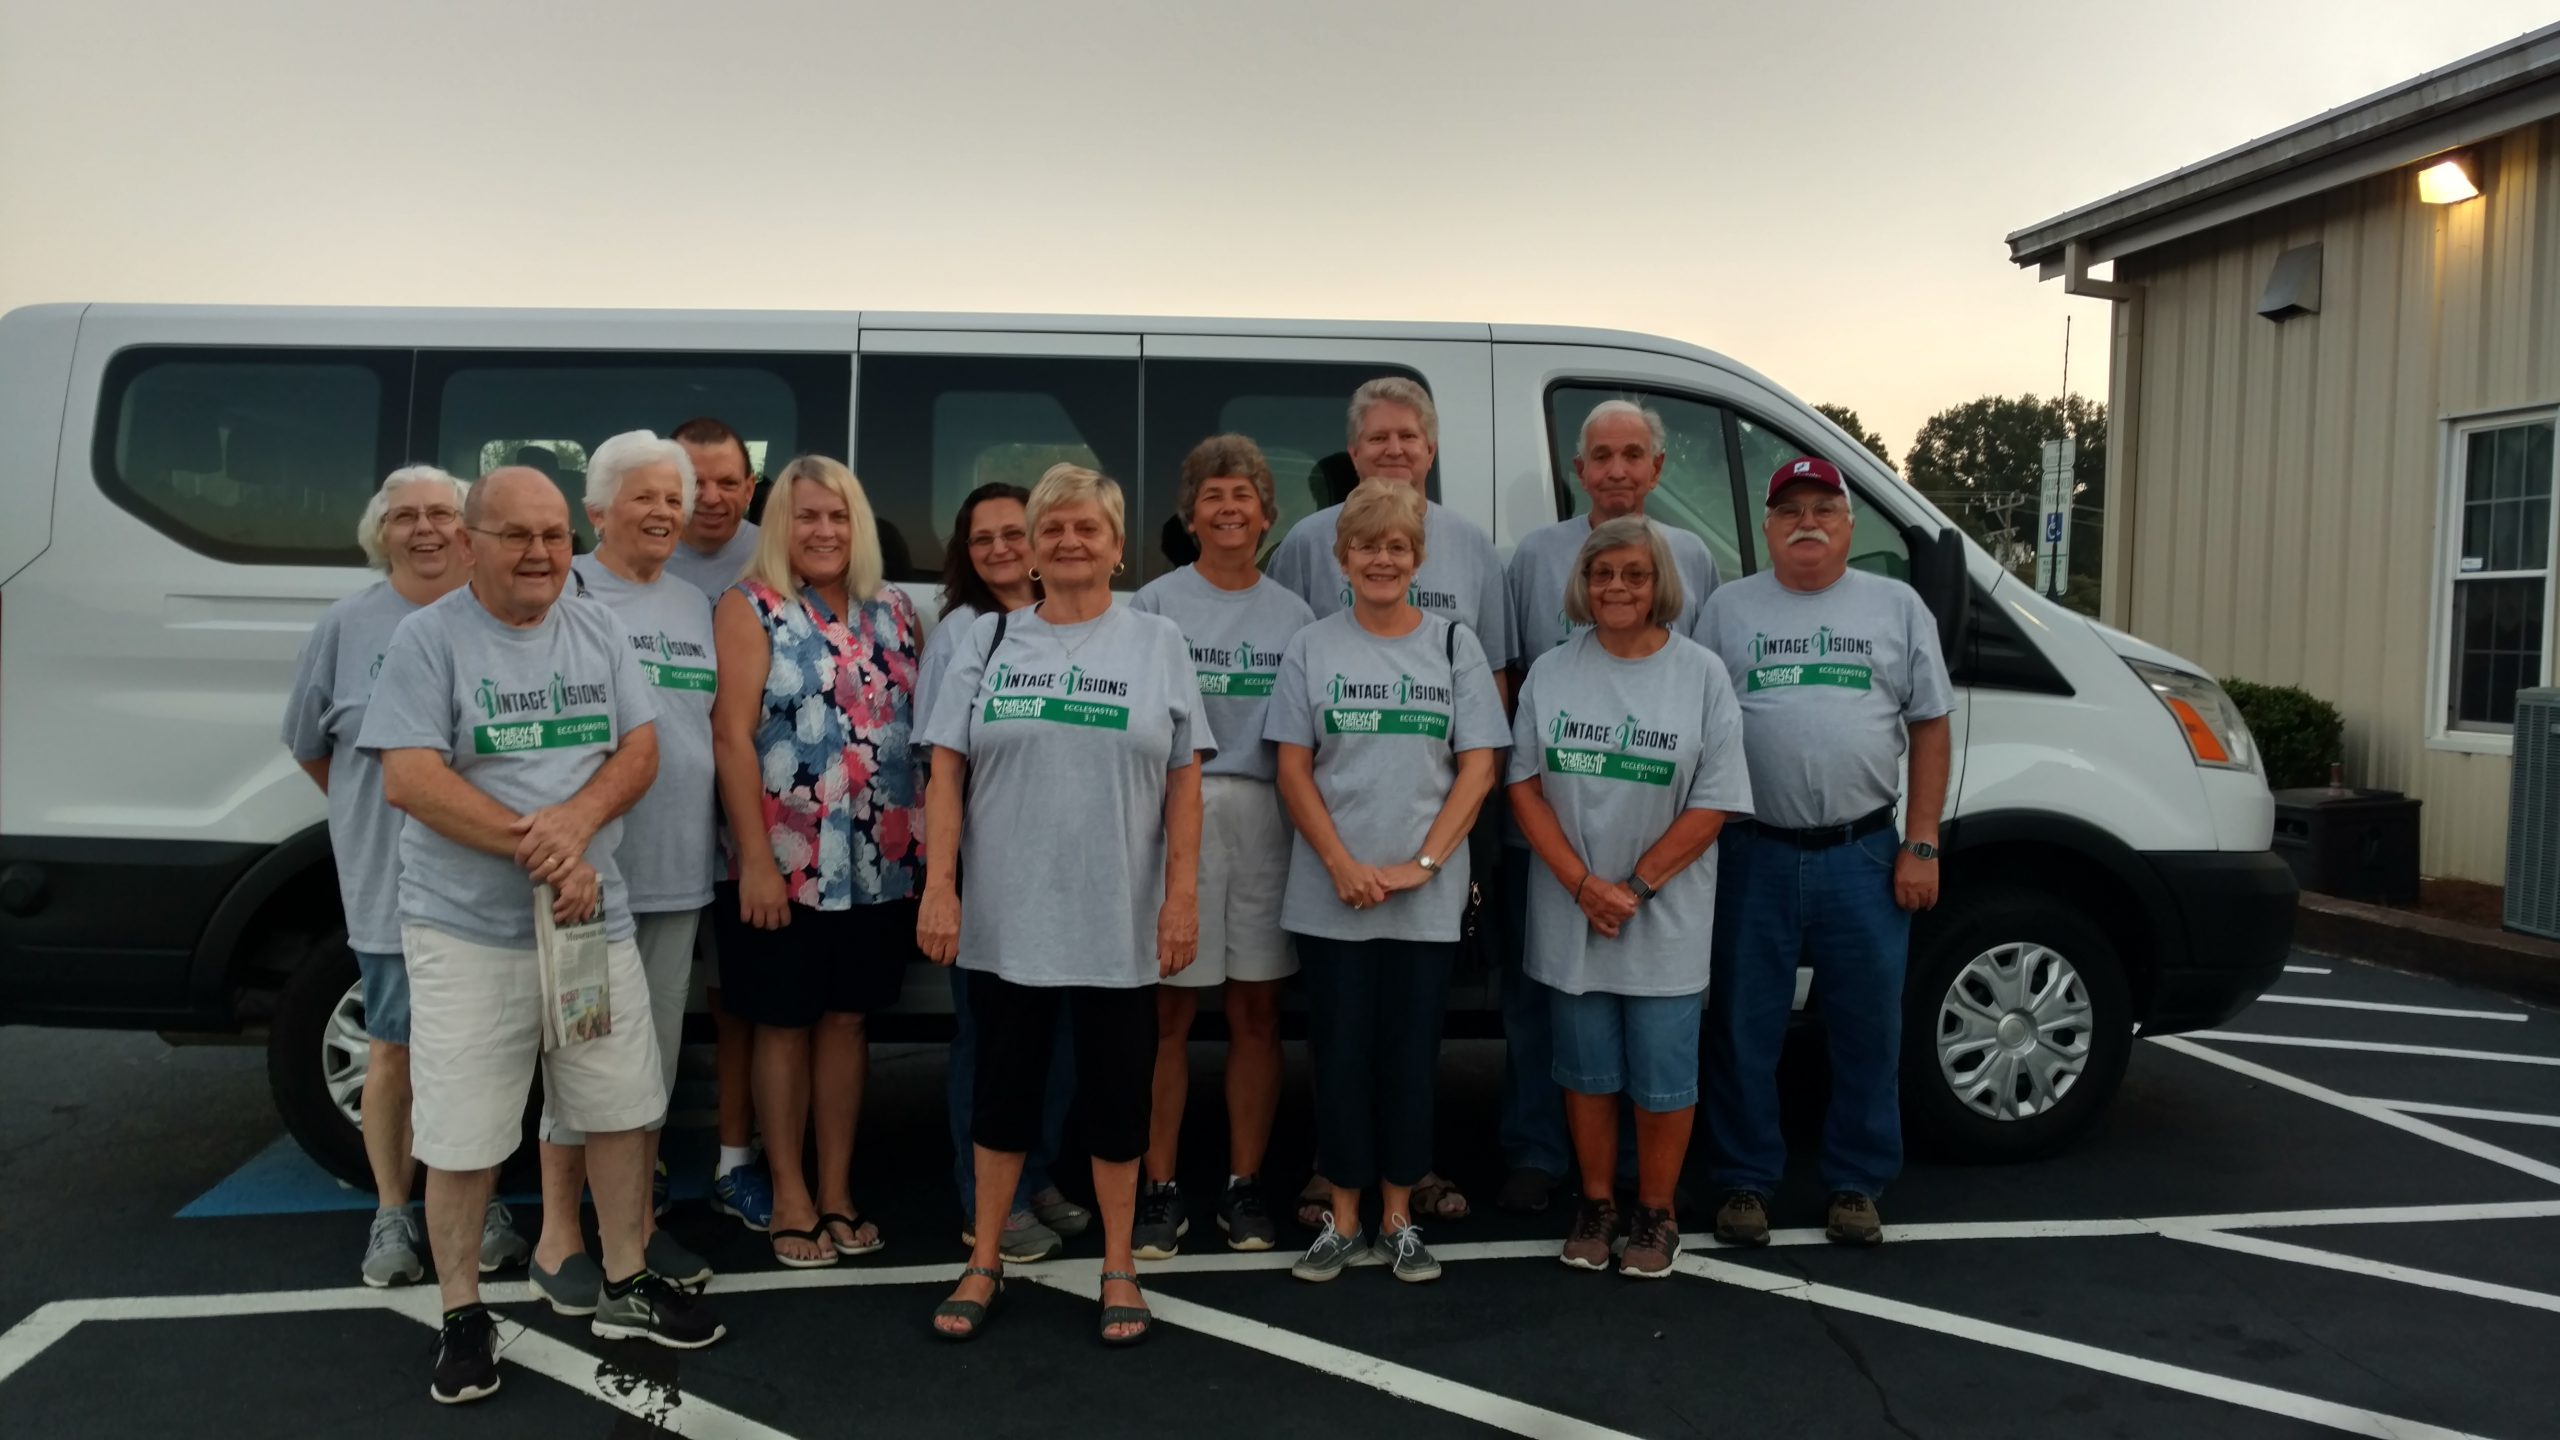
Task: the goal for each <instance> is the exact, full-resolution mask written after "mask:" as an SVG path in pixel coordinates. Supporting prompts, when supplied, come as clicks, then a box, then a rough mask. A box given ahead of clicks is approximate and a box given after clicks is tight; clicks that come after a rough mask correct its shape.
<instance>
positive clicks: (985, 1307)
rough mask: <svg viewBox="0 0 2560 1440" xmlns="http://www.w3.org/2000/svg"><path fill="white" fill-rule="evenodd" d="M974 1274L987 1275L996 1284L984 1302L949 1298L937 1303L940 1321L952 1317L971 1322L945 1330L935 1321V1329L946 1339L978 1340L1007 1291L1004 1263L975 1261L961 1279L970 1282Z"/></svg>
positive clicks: (964, 1282) (936, 1309)
mask: <svg viewBox="0 0 2560 1440" xmlns="http://www.w3.org/2000/svg"><path fill="white" fill-rule="evenodd" d="M972 1275H984V1276H986V1277H987V1278H988V1279H990V1280H993V1281H994V1282H996V1288H995V1290H994V1291H993V1292H992V1293H990V1294H989V1295H988V1296H987V1298H986V1301H985V1302H984V1303H983V1304H982V1303H980V1302H978V1301H976V1300H945V1301H943V1302H942V1303H941V1304H939V1305H936V1306H934V1307H933V1318H934V1319H935V1320H937V1321H940V1320H945V1319H950V1320H966V1321H968V1322H969V1328H968V1329H966V1330H945V1329H943V1328H942V1327H941V1326H940V1325H939V1324H937V1325H935V1326H934V1327H933V1333H934V1334H936V1335H939V1336H941V1337H942V1338H943V1339H945V1340H975V1339H977V1338H978V1336H979V1334H980V1332H982V1331H984V1330H985V1329H986V1328H987V1322H988V1321H990V1320H993V1319H994V1318H995V1313H996V1301H997V1299H998V1298H1000V1297H1001V1296H1002V1295H1003V1294H1004V1267H1003V1266H1001V1265H972V1266H970V1267H969V1268H968V1269H966V1270H963V1271H961V1272H960V1283H962V1284H964V1285H965V1284H967V1283H968V1282H969V1277H970V1276H972Z"/></svg>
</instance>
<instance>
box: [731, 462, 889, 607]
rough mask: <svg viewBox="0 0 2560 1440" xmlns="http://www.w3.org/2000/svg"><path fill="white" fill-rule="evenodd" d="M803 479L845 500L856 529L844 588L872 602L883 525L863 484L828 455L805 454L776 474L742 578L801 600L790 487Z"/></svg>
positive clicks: (862, 601) (860, 599) (857, 599)
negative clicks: (793, 559) (793, 553)
mask: <svg viewBox="0 0 2560 1440" xmlns="http://www.w3.org/2000/svg"><path fill="white" fill-rule="evenodd" d="M803 480H806V481H808V482H809V483H810V484H812V485H816V486H819V487H821V488H823V489H824V490H826V491H827V493H829V494H831V495H833V496H835V497H836V498H837V499H839V500H842V501H843V502H844V509H845V517H846V519H847V520H849V521H850V522H851V524H852V529H853V535H852V536H851V538H850V541H849V548H848V549H847V551H846V553H845V561H844V587H845V591H846V593H847V594H848V596H849V597H850V598H851V600H852V603H854V604H856V605H863V604H868V603H869V602H870V600H871V597H872V596H874V595H877V594H879V593H880V583H881V578H882V577H881V568H882V567H881V561H880V526H879V523H878V522H877V521H876V520H874V519H873V518H872V515H871V501H870V499H869V498H868V497H867V496H865V495H864V494H863V493H862V482H861V481H859V480H856V479H855V478H853V472H852V471H850V470H847V469H846V468H844V464H843V462H841V461H837V460H830V459H828V458H827V457H826V456H824V455H803V456H801V457H800V458H799V459H797V460H794V461H792V462H791V463H790V464H788V465H785V466H783V467H782V470H781V472H780V473H778V474H776V475H775V476H774V477H773V491H772V493H771V494H769V495H767V496H766V497H765V505H766V514H765V522H764V528H763V529H762V530H760V531H758V532H757V534H756V549H755V553H754V554H753V555H751V556H749V557H748V558H747V564H746V568H745V569H744V570H743V571H741V572H740V574H739V576H738V578H739V579H741V580H760V581H762V582H764V583H765V584H767V585H770V586H772V587H773V588H774V589H776V590H779V591H781V592H782V593H783V594H785V595H788V596H790V597H791V598H792V599H794V600H797V599H799V598H800V589H801V585H800V576H799V574H798V572H796V571H794V570H793V569H792V568H791V491H792V487H793V486H794V485H797V484H798V483H799V482H801V481H803ZM777 501H778V502H780V503H781V506H782V513H781V514H780V515H779V516H777V515H774V514H773V513H772V507H773V505H774V503H775V502H777ZM838 618H843V617H838Z"/></svg>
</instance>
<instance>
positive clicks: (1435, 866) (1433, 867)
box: [1413, 855, 1440, 875]
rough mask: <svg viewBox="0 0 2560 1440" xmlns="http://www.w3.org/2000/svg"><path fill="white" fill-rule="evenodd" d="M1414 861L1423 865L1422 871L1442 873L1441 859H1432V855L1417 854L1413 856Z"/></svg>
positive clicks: (1433, 873)
mask: <svg viewBox="0 0 2560 1440" xmlns="http://www.w3.org/2000/svg"><path fill="white" fill-rule="evenodd" d="M1413 863H1414V864H1416V865H1419V866H1421V867H1422V873H1424V874H1426V875H1437V874H1439V873H1440V862H1439V861H1437V860H1434V859H1432V858H1431V857H1430V856H1428V855H1416V856H1414V857H1413Z"/></svg>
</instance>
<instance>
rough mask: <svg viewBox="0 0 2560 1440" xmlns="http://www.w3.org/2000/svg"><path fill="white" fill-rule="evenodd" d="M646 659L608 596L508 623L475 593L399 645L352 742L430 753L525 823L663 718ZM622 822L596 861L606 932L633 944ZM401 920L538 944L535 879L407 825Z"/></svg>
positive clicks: (429, 610) (459, 594)
mask: <svg viewBox="0 0 2560 1440" xmlns="http://www.w3.org/2000/svg"><path fill="white" fill-rule="evenodd" d="M657 717H658V706H657V701H656V699H655V698H654V697H653V696H652V694H651V692H650V689H649V683H648V681H647V680H645V679H643V678H642V677H641V674H640V659H639V656H638V655H637V654H635V653H634V652H633V651H632V649H631V646H630V644H629V642H627V641H625V640H624V639H623V637H622V626H621V624H620V622H618V621H617V620H615V618H614V614H613V611H611V610H610V609H607V608H606V607H605V605H604V604H603V603H602V602H601V601H596V600H589V599H582V598H580V597H578V596H577V595H574V594H563V595H562V596H561V597H560V599H559V602H558V603H557V604H554V605H553V606H552V607H551V612H550V613H549V614H547V615H545V616H543V617H542V623H540V624H538V625H535V626H533V627H531V628H530V629H523V630H518V629H515V628H513V627H511V626H508V625H505V624H502V623H500V621H499V620H498V618H497V617H496V616H494V615H491V614H490V613H489V612H488V610H487V609H486V608H484V607H483V606H482V605H481V603H480V597H479V596H478V595H476V594H474V593H472V590H471V587H470V586H468V585H466V586H464V587H462V588H461V589H459V590H456V591H454V592H453V593H452V594H450V595H447V596H445V597H444V598H443V599H441V600H438V601H437V602H435V603H434V604H432V605H429V606H426V607H425V608H423V609H421V610H419V611H418V612H417V613H416V614H414V615H411V616H410V617H409V618H408V619H406V620H403V621H401V622H400V628H399V629H398V630H397V631H396V632H394V633H393V635H392V637H391V649H390V651H389V653H387V654H385V655H384V656H383V657H382V675H381V677H380V678H379V679H377V680H376V681H375V682H374V686H373V704H372V707H371V709H370V710H369V711H368V712H367V714H366V715H365V718H364V730H363V732H362V733H361V734H360V735H359V736H358V737H357V739H356V743H357V744H358V745H359V746H361V747H363V748H364V749H365V750H367V751H369V752H371V753H373V754H374V755H375V756H376V757H377V758H379V756H380V754H381V752H383V751H385V750H433V751H435V752H436V753H438V754H440V755H442V756H444V757H445V759H446V761H447V763H449V764H451V765H452V766H453V769H454V773H455V774H457V775H460V776H461V777H462V778H463V779H464V780H466V781H468V782H470V784H471V785H472V786H473V788H475V789H477V790H479V791H480V792H482V793H483V794H485V795H487V796H488V797H489V798H490V799H492V800H495V801H497V802H498V803H499V804H501V805H504V806H505V807H507V808H508V809H509V810H512V811H514V812H516V813H517V814H519V815H523V814H527V813H530V812H532V811H535V810H539V809H541V808H542V807H544V806H546V805H557V804H559V803H560V802H561V801H564V800H566V799H568V798H569V797H570V796H572V795H575V794H577V793H578V791H579V789H580V788H581V787H583V786H584V785H585V784H586V783H587V781H588V780H590V779H592V778H593V777H594V775H595V773H596V771H598V770H600V769H602V768H604V762H605V760H606V758H607V757H609V756H610V755H612V754H613V752H614V751H615V750H616V749H618V748H620V746H621V744H622V741H623V738H624V737H625V736H628V735H629V734H631V733H632V732H633V731H635V730H637V729H639V728H640V727H641V726H643V725H648V724H651V723H653V722H655V721H656V719H657ZM621 847H622V822H621V821H620V820H615V821H612V822H610V823H609V824H607V825H606V826H605V827H604V828H603V829H601V830H598V831H597V832H596V836H595V840H594V841H593V842H592V843H590V844H589V845H588V846H587V855H586V859H587V863H588V864H590V865H593V866H594V867H596V873H597V875H598V876H600V877H601V878H602V879H603V881H604V923H605V934H606V936H607V937H608V938H610V939H615V940H623V939H628V938H630V935H631V932H632V924H631V902H630V898H629V895H628V893H627V892H626V891H625V889H624V886H623V883H622V868H621V866H620V865H618V864H617V863H615V860H614V856H615V855H616V853H618V852H619V851H620V849H621ZM400 919H401V921H402V922H403V923H405V924H412V925H425V926H429V927H432V928H434V929H437V930H442V931H444V932H446V933H447V934H451V935H457V936H460V937H461V938H463V939H465V940H472V941H477V942H478V943H480V944H483V945H498V946H505V947H508V948H511V949H530V948H531V947H532V945H533V879H532V877H531V876H528V875H526V874H525V873H524V870H523V869H522V868H521V867H519V866H518V865H517V864H516V862H515V859H514V857H513V856H508V855H489V854H484V853H482V852H480V851H478V850H474V849H471V848H470V847H468V846H466V845H462V844H460V843H458V842H456V841H453V840H449V839H446V838H445V837H444V836H442V835H439V834H437V833H436V832H435V831H434V830H433V829H431V828H430V827H428V826H427V825H425V824H424V823H422V822H420V821H418V820H415V819H411V820H408V821H406V822H405V823H403V824H402V825H401V827H400Z"/></svg>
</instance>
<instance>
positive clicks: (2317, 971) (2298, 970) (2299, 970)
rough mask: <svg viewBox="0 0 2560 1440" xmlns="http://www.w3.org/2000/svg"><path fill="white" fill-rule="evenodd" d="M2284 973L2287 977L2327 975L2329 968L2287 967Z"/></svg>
mask: <svg viewBox="0 0 2560 1440" xmlns="http://www.w3.org/2000/svg"><path fill="white" fill-rule="evenodd" d="M2284 973H2286V974H2287V975H2326V974H2328V973H2329V967H2328V966H2326V965H2287V966H2286V967H2284Z"/></svg>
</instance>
